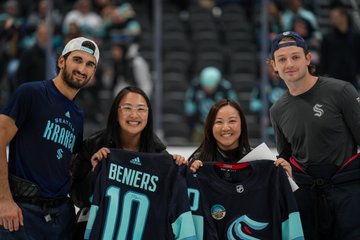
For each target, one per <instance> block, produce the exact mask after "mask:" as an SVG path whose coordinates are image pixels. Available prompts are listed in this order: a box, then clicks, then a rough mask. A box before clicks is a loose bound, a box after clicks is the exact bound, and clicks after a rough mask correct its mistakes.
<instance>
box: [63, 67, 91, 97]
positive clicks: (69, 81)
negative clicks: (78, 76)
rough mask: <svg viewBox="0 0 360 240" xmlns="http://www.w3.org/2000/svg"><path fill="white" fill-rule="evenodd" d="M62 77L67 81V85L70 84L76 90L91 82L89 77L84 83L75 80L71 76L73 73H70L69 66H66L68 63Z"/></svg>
mask: <svg viewBox="0 0 360 240" xmlns="http://www.w3.org/2000/svg"><path fill="white" fill-rule="evenodd" d="M61 77H62V79H63V80H64V82H65V83H66V85H68V86H69V87H70V88H72V89H74V90H76V91H78V90H80V89H81V88H82V87H83V86H85V85H86V84H87V83H88V82H89V79H86V80H85V81H84V82H83V83H81V82H77V81H75V80H74V79H73V78H72V77H71V73H68V71H67V68H66V63H65V65H64V69H63V71H62V74H61Z"/></svg>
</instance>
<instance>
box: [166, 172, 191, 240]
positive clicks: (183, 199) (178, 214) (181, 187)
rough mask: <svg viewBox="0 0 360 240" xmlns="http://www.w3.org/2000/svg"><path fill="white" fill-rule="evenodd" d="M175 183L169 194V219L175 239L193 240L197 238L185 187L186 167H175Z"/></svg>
mask: <svg viewBox="0 0 360 240" xmlns="http://www.w3.org/2000/svg"><path fill="white" fill-rule="evenodd" d="M176 169H177V171H175V174H176V175H177V176H176V178H175V183H174V185H173V188H172V189H173V193H172V195H171V204H170V221H171V227H172V231H173V234H174V236H175V239H184V240H193V239H197V238H196V235H195V227H194V223H193V220H192V215H191V211H190V204H189V199H188V195H187V187H186V178H185V173H186V167H185V166H182V167H179V168H176Z"/></svg>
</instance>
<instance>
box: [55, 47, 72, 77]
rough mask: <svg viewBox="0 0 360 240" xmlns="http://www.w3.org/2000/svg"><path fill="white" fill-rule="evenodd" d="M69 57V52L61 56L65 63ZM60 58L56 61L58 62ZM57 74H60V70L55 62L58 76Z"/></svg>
mask: <svg viewBox="0 0 360 240" xmlns="http://www.w3.org/2000/svg"><path fill="white" fill-rule="evenodd" d="M69 55H70V52H68V53H67V54H65V55H64V56H63V57H64V60H65V61H66V59H67V58H68V57H69ZM60 57H61V56H59V57H58V60H59V58H60ZM59 72H60V68H59V66H58V63H57V62H56V73H57V74H59Z"/></svg>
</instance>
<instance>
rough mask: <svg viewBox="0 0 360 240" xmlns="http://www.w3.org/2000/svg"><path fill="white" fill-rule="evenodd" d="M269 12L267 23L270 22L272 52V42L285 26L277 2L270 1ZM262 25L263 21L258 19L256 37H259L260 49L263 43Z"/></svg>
mask: <svg viewBox="0 0 360 240" xmlns="http://www.w3.org/2000/svg"><path fill="white" fill-rule="evenodd" d="M267 12H268V18H267V21H268V40H269V43H268V46H269V52H270V46H271V42H272V40H273V39H274V37H275V36H276V35H277V34H278V33H280V32H283V26H282V21H281V14H282V13H281V11H280V8H279V5H278V4H277V2H274V1H269V4H268V5H267ZM261 25H262V22H261V19H260V18H258V20H257V22H256V35H257V36H256V37H257V44H259V48H260V43H261V41H262V39H261V29H262V26H261Z"/></svg>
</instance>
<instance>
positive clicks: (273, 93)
mask: <svg viewBox="0 0 360 240" xmlns="http://www.w3.org/2000/svg"><path fill="white" fill-rule="evenodd" d="M267 70H268V77H269V82H268V84H267V85H266V86H265V87H264V88H261V86H257V87H255V88H254V89H253V90H252V92H251V97H250V111H252V112H254V113H256V114H257V119H258V122H259V123H260V121H261V120H262V121H265V123H264V125H265V126H266V133H267V135H268V137H269V139H270V140H271V141H273V142H274V141H275V139H274V129H273V128H272V126H271V122H270V118H269V117H270V116H269V109H270V107H271V106H272V105H273V104H274V103H275V102H276V101H277V100H278V99H279V98H280V96H281V95H282V94H283V93H284V92H285V91H286V86H285V84H284V81H282V80H281V79H280V78H279V76H278V75H277V74H276V73H275V72H274V70H273V68H272V67H271V65H268V66H267ZM262 91H265V94H266V98H267V101H268V108H267V109H266V112H267V114H268V115H267V116H266V118H265V119H261V117H262V110H263V109H264V103H263V101H262ZM274 143H275V142H274Z"/></svg>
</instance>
